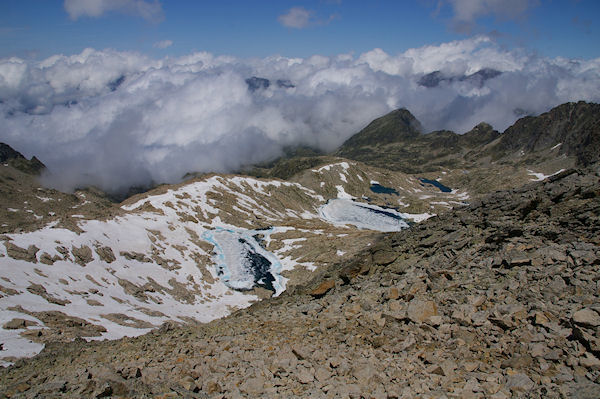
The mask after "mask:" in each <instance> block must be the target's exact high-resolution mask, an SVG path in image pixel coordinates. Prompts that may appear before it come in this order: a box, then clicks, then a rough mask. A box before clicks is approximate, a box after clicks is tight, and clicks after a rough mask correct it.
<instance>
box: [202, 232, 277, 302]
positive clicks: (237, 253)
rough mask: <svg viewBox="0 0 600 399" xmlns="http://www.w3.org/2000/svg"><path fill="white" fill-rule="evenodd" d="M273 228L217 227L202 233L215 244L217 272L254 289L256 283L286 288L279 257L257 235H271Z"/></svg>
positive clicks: (232, 282)
mask: <svg viewBox="0 0 600 399" xmlns="http://www.w3.org/2000/svg"><path fill="white" fill-rule="evenodd" d="M271 232H272V229H271V230H233V229H225V228H217V229H215V230H209V231H206V232H204V233H203V234H202V238H203V239H204V240H206V241H208V242H210V243H212V244H213V245H214V248H215V249H214V251H215V255H214V261H215V263H216V269H217V275H218V276H219V278H220V279H221V280H222V281H223V282H224V283H225V285H227V286H228V287H230V288H232V289H235V290H250V289H252V288H253V287H255V286H258V287H263V288H266V289H268V290H270V291H273V292H274V293H275V295H279V294H280V293H281V292H283V290H284V289H285V283H284V280H283V277H282V276H281V275H280V274H279V273H280V272H281V263H280V262H279V259H277V257H276V256H275V255H274V254H272V253H271V252H269V251H267V250H266V249H264V248H263V247H262V246H261V245H260V243H259V241H258V240H257V236H258V235H259V234H260V235H263V236H268V235H269V234H271Z"/></svg>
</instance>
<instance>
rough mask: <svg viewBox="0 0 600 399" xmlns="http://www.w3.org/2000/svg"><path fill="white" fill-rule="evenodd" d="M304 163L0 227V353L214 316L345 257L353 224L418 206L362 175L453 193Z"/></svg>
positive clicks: (353, 247)
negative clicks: (380, 192) (290, 178)
mask: <svg viewBox="0 0 600 399" xmlns="http://www.w3.org/2000/svg"><path fill="white" fill-rule="evenodd" d="M306 173H307V174H308V178H307V179H305V181H303V180H302V179H300V180H296V181H295V182H285V181H280V180H262V179H254V178H250V177H242V176H233V175H227V176H220V175H215V176H209V177H205V178H203V179H198V180H195V181H192V182H188V183H185V184H181V185H178V186H169V187H162V188H158V189H156V190H153V191H152V192H150V193H146V194H143V195H138V196H136V197H133V198H131V199H129V200H128V201H126V202H125V203H124V204H122V206H121V209H120V210H119V212H117V214H118V216H115V217H112V218H108V219H105V220H85V219H80V218H76V217H74V216H71V217H70V221H69V223H65V221H64V220H63V221H62V223H61V224H59V223H58V221H55V222H53V223H51V224H49V225H47V226H46V227H44V228H41V229H39V230H35V231H32V232H27V233H12V234H6V235H3V236H0V326H2V327H3V328H0V343H1V344H2V345H3V348H4V349H3V350H2V351H0V362H4V363H3V364H7V362H10V361H11V360H13V359H14V358H17V357H22V356H31V355H34V354H35V353H37V352H39V350H41V348H42V346H41V345H40V343H44V342H49V341H53V340H56V339H61V340H65V339H73V338H75V337H77V336H81V337H85V338H87V339H114V338H119V337H122V336H135V335H139V334H143V333H145V332H147V331H149V330H150V329H152V328H154V327H156V326H159V325H161V324H162V323H164V322H166V321H169V320H172V321H176V322H184V323H193V322H207V321H210V320H212V319H215V318H219V317H223V316H224V315H227V314H229V313H230V312H231V311H232V310H233V309H236V308H242V307H246V306H248V305H249V304H250V303H251V302H253V301H256V300H259V297H258V291H256V292H255V291H241V290H240V289H244V290H247V289H250V288H252V287H253V286H256V285H257V284H258V286H261V287H263V288H267V289H272V290H273V291H274V293H275V294H279V293H281V292H282V291H283V290H284V289H285V287H286V285H287V284H288V283H290V281H289V279H290V278H299V279H300V280H301V279H302V278H304V277H302V276H303V274H302V273H310V271H312V270H314V269H315V268H316V267H318V266H319V265H322V264H327V263H329V262H332V261H336V260H337V259H339V258H340V257H341V256H346V253H347V254H348V255H347V256H352V254H353V253H356V251H358V250H359V249H360V245H366V244H367V243H368V241H366V240H369V238H368V237H369V235H368V234H369V233H368V232H365V231H361V230H360V229H374V230H380V231H392V230H397V229H399V228H405V227H406V226H407V223H406V222H405V221H404V220H402V219H413V220H415V219H422V218H425V217H427V216H429V214H427V213H416V212H415V213H414V214H408V213H400V212H398V211H396V210H393V209H384V208H382V207H380V206H379V205H378V204H375V203H367V202H368V201H371V199H370V198H366V197H365V196H364V193H367V194H368V193H369V192H368V191H365V190H369V182H370V181H371V180H373V179H377V180H378V181H382V182H383V183H384V184H387V185H391V184H394V183H395V182H401V183H402V185H400V184H398V185H395V186H394V187H396V188H398V191H399V192H400V193H403V194H406V193H407V192H408V191H407V190H408V189H413V190H417V191H418V194H424V193H427V194H429V195H431V197H432V199H431V200H424V203H425V204H426V207H427V209H429V208H428V207H429V205H428V204H429V202H431V203H433V200H435V199H438V200H439V199H440V198H454V199H457V196H456V195H455V196H450V197H448V196H447V195H446V196H445V197H440V195H441V194H437V193H435V192H432V190H430V189H428V188H426V187H421V186H419V184H418V182H417V181H416V179H413V178H410V177H406V176H405V175H401V174H396V175H394V174H390V175H383V174H382V173H381V172H378V171H376V170H373V169H372V168H365V167H364V165H357V164H356V163H350V162H336V163H333V164H330V165H325V166H323V167H320V168H318V169H315V170H309V171H307V172H306ZM323 183H324V184H323ZM404 186H406V187H404ZM361 190H362V191H361ZM428 190H429V191H428ZM357 195H359V196H360V197H358V198H360V200H358V201H361V202H358V201H356V200H355V199H356V198H357V197H356V196H357ZM414 197H415V196H413V197H411V198H414ZM372 198H374V199H381V198H383V199H384V200H387V199H389V198H390V197H381V198H380V197H378V196H377V194H373V195H372ZM401 198H402V197H401ZM401 198H399V199H395V198H393V200H394V201H398V202H400V200H401ZM328 200H329V202H328ZM428 201H429V202H428ZM44 203H52V199H50V200H48V201H46V202H44ZM348 219H351V220H348ZM61 226H73V227H72V229H71V230H70V229H67V228H63V227H61ZM357 227H359V228H360V229H357ZM249 260H250V261H249ZM253 262H254V263H253ZM251 264H254V265H261V264H262V265H265V264H268V267H269V270H268V272H269V273H265V274H264V275H261V276H259V277H257V274H256V273H254V274H253V273H250V272H249V269H248V265H251ZM298 273H300V274H298ZM269 276H271V277H272V280H271V277H269ZM300 280H298V281H300ZM20 319H22V320H20ZM32 341H34V342H32Z"/></svg>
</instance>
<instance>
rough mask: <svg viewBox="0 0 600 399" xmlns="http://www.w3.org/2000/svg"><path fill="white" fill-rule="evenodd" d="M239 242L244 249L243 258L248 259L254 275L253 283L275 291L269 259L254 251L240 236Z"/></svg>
mask: <svg viewBox="0 0 600 399" xmlns="http://www.w3.org/2000/svg"><path fill="white" fill-rule="evenodd" d="M239 242H240V244H242V245H243V247H244V249H245V252H246V253H245V254H244V258H246V260H247V261H248V263H249V266H250V270H251V271H252V274H253V276H254V285H255V286H258V287H262V288H265V289H267V290H269V291H273V292H275V287H273V282H274V281H275V277H274V276H273V274H272V273H271V261H269V260H268V259H267V258H265V257H264V256H262V255H261V254H259V253H256V252H254V249H253V248H252V245H250V244H249V243H248V242H247V241H246V240H244V239H243V238H240V239H239Z"/></svg>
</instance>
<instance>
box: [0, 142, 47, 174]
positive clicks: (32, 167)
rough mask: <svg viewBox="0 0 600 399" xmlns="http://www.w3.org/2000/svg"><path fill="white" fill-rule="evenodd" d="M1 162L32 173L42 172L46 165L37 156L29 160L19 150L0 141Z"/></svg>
mask: <svg viewBox="0 0 600 399" xmlns="http://www.w3.org/2000/svg"><path fill="white" fill-rule="evenodd" d="M0 162H3V163H8V164H9V165H11V166H12V167H14V168H15V169H19V170H20V171H21V172H25V173H27V174H31V175H37V174H40V172H41V171H42V170H44V169H45V168H46V166H45V165H44V164H43V163H42V162H41V161H40V160H39V159H37V157H35V156H34V157H32V158H31V159H30V160H27V158H25V157H24V156H23V154H21V153H20V152H19V151H16V150H14V149H13V148H12V147H11V146H9V145H8V144H5V143H0Z"/></svg>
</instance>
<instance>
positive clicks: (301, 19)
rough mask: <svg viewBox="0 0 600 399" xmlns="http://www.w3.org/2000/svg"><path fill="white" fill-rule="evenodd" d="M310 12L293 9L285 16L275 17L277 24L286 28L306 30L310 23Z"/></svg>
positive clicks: (301, 8)
mask: <svg viewBox="0 0 600 399" xmlns="http://www.w3.org/2000/svg"><path fill="white" fill-rule="evenodd" d="M311 18H312V12H311V11H309V10H307V9H305V8H303V7H293V8H290V10H289V11H288V12H287V14H283V15H280V16H279V17H277V20H278V21H279V23H280V24H281V25H283V26H285V27H288V28H296V29H302V28H306V27H307V26H308V25H309V23H310V22H311Z"/></svg>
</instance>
